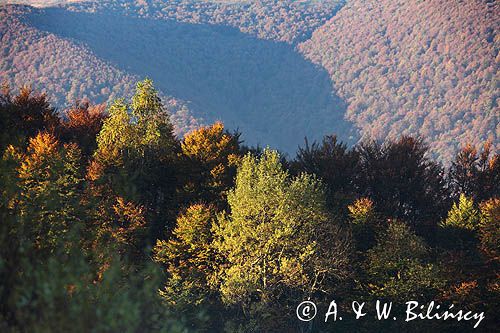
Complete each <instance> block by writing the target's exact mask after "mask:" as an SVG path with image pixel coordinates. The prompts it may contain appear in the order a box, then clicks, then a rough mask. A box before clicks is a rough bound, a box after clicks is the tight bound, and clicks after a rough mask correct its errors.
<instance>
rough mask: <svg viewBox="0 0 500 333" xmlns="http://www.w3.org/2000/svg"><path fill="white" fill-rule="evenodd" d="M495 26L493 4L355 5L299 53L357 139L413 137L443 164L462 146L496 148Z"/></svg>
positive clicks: (443, 0) (444, 0)
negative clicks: (327, 87) (341, 104)
mask: <svg viewBox="0 0 500 333" xmlns="http://www.w3.org/2000/svg"><path fill="white" fill-rule="evenodd" d="M499 26H500V6H499V5H498V3H497V2H496V1H482V0H470V1H455V0H430V1H418V0H398V1H395V0H368V1H361V0H352V1H347V4H346V5H345V6H344V7H343V8H342V9H341V10H340V11H339V12H338V13H337V15H335V16H334V17H333V18H332V19H330V20H329V21H328V22H327V23H326V24H325V25H323V26H322V27H321V28H319V29H317V30H316V31H315V32H314V33H313V36H312V38H311V39H310V40H308V41H306V42H304V43H303V44H302V45H300V47H299V48H300V50H301V52H302V53H304V54H305V56H306V57H307V58H308V59H311V60H312V61H314V62H315V63H318V64H321V65H322V66H324V67H325V68H326V69H327V70H328V72H329V73H330V75H331V78H332V81H333V85H334V87H335V89H336V91H337V92H338V94H339V95H340V96H341V97H342V98H343V99H344V100H345V101H346V102H347V104H348V108H347V114H346V116H347V119H349V120H350V121H352V122H354V124H355V125H356V126H357V127H358V128H359V129H360V130H361V132H362V134H364V135H365V136H367V137H372V138H378V139H383V138H385V137H386V136H391V137H396V136H398V135H401V134H418V135H421V136H422V137H424V138H426V139H428V140H430V141H431V142H432V147H433V149H434V150H435V151H436V152H439V153H440V154H441V156H443V157H445V158H447V159H449V157H450V154H451V153H452V152H453V151H454V150H455V149H457V148H458V146H459V144H460V142H466V141H471V142H474V143H478V142H480V141H482V140H486V139H490V140H492V142H493V143H494V145H495V147H496V148H497V149H498V148H499V135H500V125H499V124H500V108H499V104H498V99H499V97H500V87H499V86H498V79H499V74H498V70H499V66H500V55H499V53H498V52H499V47H500V36H499V35H498V27H499Z"/></svg>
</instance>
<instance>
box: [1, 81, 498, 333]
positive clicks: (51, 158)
mask: <svg viewBox="0 0 500 333" xmlns="http://www.w3.org/2000/svg"><path fill="white" fill-rule="evenodd" d="M0 149H1V151H2V158H1V160H0V191H1V197H0V221H1V223H0V281H1V282H0V330H1V331H2V332H68V331H71V332H190V331H193V332H328V331H330V332H331V331H332V330H335V331H343V332H353V331H356V332H374V331H377V332H394V331H406V332H429V331H439V332H470V331H471V330H473V327H474V326H476V324H477V326H476V327H477V328H476V329H475V330H476V331H484V332H493V331H495V329H496V328H497V324H498V321H497V320H498V317H497V316H498V306H499V301H500V281H499V273H500V271H499V263H500V261H499V258H500V155H498V154H496V153H494V152H493V151H492V146H491V143H489V142H484V143H483V144H481V145H480V146H474V145H471V144H468V145H464V146H463V147H462V148H461V149H460V150H459V152H458V153H457V154H456V155H455V156H454V157H453V158H452V161H451V163H450V165H449V166H447V167H443V165H442V164H441V163H440V162H438V161H436V160H434V159H432V158H431V154H430V153H429V148H428V146H427V144H426V143H425V142H424V141H423V140H421V139H419V138H413V137H410V136H401V137H399V138H396V139H394V140H386V141H384V142H380V141H371V140H368V139H366V138H365V139H364V140H363V141H362V142H360V143H358V144H356V145H354V146H353V147H348V146H347V145H345V144H344V143H342V142H341V141H340V140H338V139H337V137H336V136H335V135H333V133H332V134H331V135H327V136H325V137H324V138H323V139H322V140H319V141H315V142H307V141H306V143H305V144H304V145H303V146H302V147H300V148H299V149H298V151H297V152H296V155H295V156H292V157H288V158H286V157H285V156H283V155H282V154H280V153H279V152H278V151H275V150H272V149H270V148H265V149H260V148H254V147H250V146H248V145H245V142H242V140H241V134H240V133H239V132H233V131H229V130H227V129H226V128H225V127H224V124H223V123H221V122H216V123H214V124H211V125H206V126H202V127H199V128H197V129H195V130H193V131H191V132H189V133H188V134H186V135H185V136H184V137H182V138H181V137H178V136H176V135H175V134H174V129H173V124H172V120H171V118H170V114H169V112H168V110H167V108H166V107H165V105H164V104H163V103H162V100H161V98H160V94H159V92H158V91H157V90H156V89H155V88H154V86H153V83H152V81H151V80H149V79H147V80H144V81H140V82H139V83H137V85H136V87H135V89H134V91H133V94H132V96H130V97H128V96H124V97H123V98H122V97H121V96H117V98H116V99H115V100H114V101H113V102H112V103H109V105H108V106H106V107H105V106H103V105H92V104H90V103H89V102H83V101H81V102H79V103H76V104H74V105H72V106H71V107H69V108H67V109H65V110H64V111H60V112H57V111H56V109H55V108H54V107H53V106H52V105H51V104H50V101H49V100H48V98H47V96H46V95H44V94H39V93H37V92H34V91H31V90H30V89H29V88H26V87H24V88H19V90H13V89H10V88H9V87H7V86H4V87H3V90H2V92H1V95H0ZM307 299H310V300H314V302H315V303H316V304H317V305H318V308H320V309H324V310H325V312H326V309H327V308H328V304H329V303H330V301H331V300H332V299H335V300H336V301H337V302H338V303H339V307H340V311H343V313H345V315H344V318H345V320H342V321H337V322H331V321H330V322H328V323H325V321H324V319H323V318H320V317H321V316H320V317H318V318H317V319H315V320H314V321H310V322H307V323H305V322H301V321H300V320H298V318H297V317H296V308H297V305H298V304H299V303H301V302H302V301H303V300H307ZM353 300H357V301H359V302H361V301H366V302H374V301H375V300H387V301H393V302H395V309H394V313H396V315H397V316H398V317H399V315H400V313H401V312H400V311H402V309H400V308H399V306H401V305H403V304H404V302H406V301H408V300H413V301H419V302H422V304H423V303H428V302H430V301H432V300H434V301H436V302H438V303H439V304H442V306H443V308H444V307H446V308H448V305H450V306H451V305H452V304H453V305H454V306H455V307H456V308H459V309H465V310H467V311H474V312H482V313H483V314H484V320H482V321H481V322H472V321H466V320H464V321H460V322H458V321H456V320H449V321H437V320H424V321H418V322H417V321H413V322H405V321H404V320H397V321H395V320H394V321H393V320H392V319H391V320H385V321H377V320H375V319H373V316H374V314H373V313H369V316H367V317H366V318H364V320H354V319H353V315H352V313H351V312H352V309H350V307H349V302H351V301H353ZM349 313H351V315H350V316H348V315H347V314H349ZM349 318H351V319H349Z"/></svg>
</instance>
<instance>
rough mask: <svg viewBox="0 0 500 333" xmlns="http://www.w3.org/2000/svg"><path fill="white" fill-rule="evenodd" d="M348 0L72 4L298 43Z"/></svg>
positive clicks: (77, 8)
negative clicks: (235, 30)
mask: <svg viewBox="0 0 500 333" xmlns="http://www.w3.org/2000/svg"><path fill="white" fill-rule="evenodd" d="M344 2H345V0H104V1H86V2H82V3H76V4H74V5H68V6H67V7H66V8H68V9H70V10H75V11H82V10H83V11H88V12H102V11H114V12H119V13H125V14H127V15H134V16H138V17H143V18H145V17H147V18H156V19H166V20H176V21H179V22H186V23H204V24H217V25H226V26H232V27H235V28H238V29H239V30H240V31H241V32H244V33H249V34H251V35H253V36H256V37H259V38H262V39H270V40H275V41H282V42H287V43H296V42H299V41H303V40H305V39H307V38H309V37H310V35H311V33H312V32H313V31H314V30H315V29H316V28H318V27H319V26H321V25H322V24H323V23H325V22H326V21H327V20H328V19H329V18H331V17H332V16H333V15H334V14H335V12H336V11H337V10H338V9H340V8H341V7H342V5H343V4H344Z"/></svg>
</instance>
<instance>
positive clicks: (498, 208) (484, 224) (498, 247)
mask: <svg viewBox="0 0 500 333" xmlns="http://www.w3.org/2000/svg"><path fill="white" fill-rule="evenodd" d="M480 208H481V221H480V223H479V238H480V240H481V248H482V249H483V251H485V252H486V253H487V254H489V255H490V256H491V257H493V258H495V259H496V260H499V259H500V199H498V198H494V199H490V200H488V201H485V202H483V203H481V205H480Z"/></svg>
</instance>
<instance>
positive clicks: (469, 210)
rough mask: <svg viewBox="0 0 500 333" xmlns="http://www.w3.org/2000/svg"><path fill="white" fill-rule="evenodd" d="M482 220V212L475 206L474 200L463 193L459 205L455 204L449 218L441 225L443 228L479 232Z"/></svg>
mask: <svg viewBox="0 0 500 333" xmlns="http://www.w3.org/2000/svg"><path fill="white" fill-rule="evenodd" d="M480 218H481V215H480V211H479V209H477V208H476V206H475V205H474V200H473V199H472V198H468V197H467V196H466V195H465V194H463V193H461V194H460V198H459V200H458V203H456V202H455V203H453V206H452V208H451V210H450V211H449V212H448V217H447V218H446V219H445V220H444V221H443V222H442V223H441V226H442V227H452V228H458V229H465V230H477V228H478V227H479V221H480Z"/></svg>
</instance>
